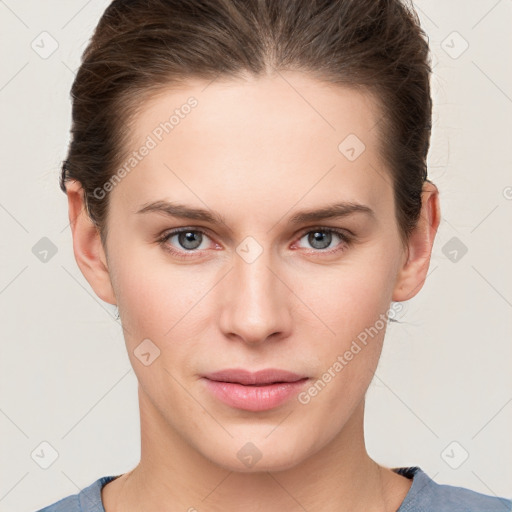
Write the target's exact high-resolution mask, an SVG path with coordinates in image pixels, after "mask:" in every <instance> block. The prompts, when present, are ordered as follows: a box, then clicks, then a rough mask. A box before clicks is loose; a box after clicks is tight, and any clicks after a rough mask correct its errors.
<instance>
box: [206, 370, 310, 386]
mask: <svg viewBox="0 0 512 512" xmlns="http://www.w3.org/2000/svg"><path fill="white" fill-rule="evenodd" d="M203 377H204V378H206V379H208V380H211V381H215V382H228V383H232V384H242V385H244V386H268V385H271V384H279V383H290V382H298V381H300V380H304V379H307V377H306V376H305V375H299V374H297V373H293V372H289V371H287V370H278V369H275V368H268V369H265V370H260V371H257V372H250V371H248V370H243V369H238V368H233V369H228V370H221V371H218V372H214V373H209V374H206V375H203Z"/></svg>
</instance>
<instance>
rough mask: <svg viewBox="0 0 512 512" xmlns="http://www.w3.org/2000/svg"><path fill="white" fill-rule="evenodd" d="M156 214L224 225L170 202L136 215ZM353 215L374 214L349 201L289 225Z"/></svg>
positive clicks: (299, 216)
mask: <svg viewBox="0 0 512 512" xmlns="http://www.w3.org/2000/svg"><path fill="white" fill-rule="evenodd" d="M150 212H157V213H162V214H165V215H168V216H170V217H177V218H181V219H190V220H201V221H204V222H208V223H210V224H224V225H226V221H225V219H224V217H223V216H222V215H220V214H219V213H217V212H214V211H212V210H205V209H202V208H194V207H190V206H187V205H184V204H180V203H176V202H170V201H163V200H161V201H154V202H151V203H147V204H145V205H143V206H142V208H141V209H140V210H138V211H137V212H136V213H138V214H139V213H150ZM355 213H363V214H365V215H367V216H369V217H372V218H375V212H374V211H373V210H372V209H371V208H370V207H369V206H366V205H364V204H360V203H355V202H351V201H343V202H338V203H334V204H330V205H326V206H324V207H322V208H317V209H310V210H303V211H300V212H297V213H295V214H294V215H293V216H292V217H291V218H290V219H289V222H290V224H304V223H306V222H317V221H320V220H326V219H338V218H342V217H347V216H349V215H353V214H355Z"/></svg>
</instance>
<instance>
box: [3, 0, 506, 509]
mask: <svg viewBox="0 0 512 512" xmlns="http://www.w3.org/2000/svg"><path fill="white" fill-rule="evenodd" d="M107 4H108V2H107V1H106V0H89V1H85V0H73V1H70V0H68V1H64V0H62V1H58V0H45V1H44V2H40V1H29V0H7V1H6V2H1V1H0V20H1V21H0V33H1V34H2V40H3V44H2V45H1V47H0V52H1V58H2V65H1V67H0V102H1V111H0V115H1V119H2V122H1V125H0V130H1V134H0V135H1V136H0V140H1V142H2V162H1V188H0V223H1V238H0V254H1V262H0V315H1V317H0V329H1V340H2V343H1V358H0V384H1V388H0V389H1V395H0V429H1V436H0V438H1V440H2V442H1V453H0V467H1V469H0V471H1V473H0V510H1V511H10V512H16V511H26V512H29V511H33V510H36V509H38V508H40V507H42V506H43V505H48V504H49V503H52V502H54V501H56V500H58V499H60V498H62V497H64V496H67V495H69V494H72V493H76V492H78V490H79V489H81V488H82V487H84V486H86V485H89V484H90V483H92V482H93V481H94V480H96V479H97V478H99V477H100V476H104V475H113V474H119V473H122V472H125V471H127V470H129V469H131V468H132V467H133V466H134V465H135V464H136V463H137V461H138V458H139V423H138V407H137V397H136V387H137V386H136V378H135V376H134V374H133V371H132V370H131V366H130V363H129V360H128V357H127V355H126V353H125V348H124V344H123V339H122V336H121V329H120V327H119V325H118V323H117V321H116V320H115V318H114V313H115V308H113V306H110V305H108V304H105V303H103V302H101V301H100V300H99V299H98V298H97V297H96V296H95V295H94V293H93V292H92V290H91V288H90V287H89V285H88V283H87V282H86V281H85V279H84V278H83V276H82V275H81V273H80V271H79V269H78V267H77V265H76V263H75V260H74V257H73V253H72V245H71V233H70V229H69V226H68V221H67V203H66V198H65V195H64V194H63V193H62V192H61V191H60V190H59V187H58V176H59V166H60V163H61V160H62V159H63V158H64V157H65V151H66V146H67V142H68V132H69V124H70V101H69V88H70V86H71V83H72V80H73V77H74V70H76V68H77V67H78V65H79V58H80V54H81V52H82V50H83V48H84V45H85V43H86V42H87V39H88V38H89V37H90V35H91V33H92V30H93V28H94V26H95V25H96V23H97V21H98V19H99V17H100V15H101V13H102V12H103V10H104V9H105V7H106V5H107ZM415 5H416V7H417V9H418V12H419V15H420V18H421V22H422V25H423V27H424V28H425V30H426V31H427V33H428V35H429V38H430V44H431V48H432V51H433V54H434V63H435V68H434V76H433V80H432V86H433V95H434V103H435V106H434V120H433V122H434V128H433V138H432V148H431V153H430V158H429V164H430V171H429V177H430V179H431V180H433V181H434V182H435V183H436V184H437V185H438V187H439V189H440V191H441V202H442V214H443V221H442V223H441V226H440V231H439V234H438V239H437V240H436V243H435V246H434V252H433V256H432V261H431V267H430V275H429V277H428V279H427V282H426V284H425V286H424V288H423V290H422V291H421V292H420V294H419V295H418V296H417V297H415V298H414V299H412V300H410V301H408V302H406V303H404V305H405V308H404V314H403V315H402V317H401V319H402V321H403V323H402V324H392V325H391V326H390V328H389V329H388V333H387V337H386V343H385V348H384V352H383V356H382V360H381V362H380V365H379V368H378V369H377V373H376V377H375V379H374V381H373V383H372V385H371V388H370V391H369V393H368V405H367V418H366V432H367V444H368V450H369V453H370V455H371V456H373V457H374V458H375V459H376V460H377V461H378V462H380V463H382V464H385V465H387V466H389V467H396V466H408V465H419V466H420V467H421V468H422V469H423V470H424V471H426V472H427V473H428V474H429V475H430V476H431V477H432V478H434V480H436V481H437V482H439V483H447V484H452V485H460V486H463V487H468V488H471V489H473V490H476V491H479V492H483V493H485V494H497V495H499V496H506V497H509V498H510V497H512V436H511V435H510V432H512V372H511V361H512V271H511V268H510V262H511V261H512V258H511V256H512V236H511V231H512V230H511V225H512V172H511V169H512V165H511V164H512V156H511V151H510V149H511V148H510V146H511V141H512V137H511V135H512V133H511V132H512V130H511V120H512V116H511V114H512V69H511V64H510V62H511V57H512V55H511V49H512V32H511V31H510V26H511V22H512V1H511V0H499V1H496V0H472V1H469V0H450V1H446V0H428V1H427V0H422V1H417V2H415ZM43 31H46V32H48V33H49V34H50V36H47V35H43V36H41V35H40V34H41V32H43ZM454 32H457V33H456V34H454ZM42 38H46V39H44V40H43V39H42ZM52 40H55V41H56V42H57V43H58V48H57V49H56V50H55V51H54V52H53V53H52V54H51V55H50V56H46V55H45V57H47V58H42V57H41V56H40V53H41V52H42V51H43V50H44V49H45V51H50V50H51V49H52V47H51V44H52ZM33 41H34V43H33V44H34V46H36V47H38V48H39V50H38V51H39V52H40V53H36V51H34V50H33V49H32V47H31V44H32V42H33ZM465 42H467V44H468V45H469V46H468V48H467V49H466V50H465V51H464V52H462V50H464V48H465V45H466V43H465ZM53 44H55V43H53ZM461 52H462V53H461ZM455 57H456V58H455ZM43 237H47V238H48V239H49V240H51V242H52V243H53V244H54V245H55V248H56V250H57V252H56V253H55V254H54V255H53V256H52V255H51V252H50V253H48V261H46V262H42V261H40V259H38V258H37V257H36V255H35V254H34V253H33V252H32V249H33V247H34V246H36V244H37V243H39V244H44V243H48V242H44V241H43V242H40V240H41V239H42V238H43ZM463 246H465V247H466V248H467V253H465V254H463V255H462V252H461V248H462V247H463ZM38 247H39V246H36V248H38ZM454 250H455V251H457V253H455V252H453V251H454ZM36 252H37V251H36ZM455 256H456V261H452V260H453V259H454V257H455ZM44 442H46V443H49V444H50V445H51V446H52V447H53V449H54V450H55V451H56V453H58V457H57V459H56V460H55V461H54V462H53V463H52V464H51V465H50V466H49V467H48V468H47V469H43V468H42V467H41V464H43V465H45V464H49V463H50V462H51V459H50V458H49V457H50V454H51V449H50V448H49V447H48V446H47V445H41V443H44ZM447 447H448V448H447ZM41 449H43V451H44V453H45V457H38V456H37V454H38V453H41ZM466 452H467V453H468V454H469V457H468V458H467V460H465V461H464V462H463V463H461V461H462V460H463V458H464V457H465V453H466ZM459 464H460V465H459ZM457 465H459V467H458V468H456V469H454V468H453V466H457Z"/></svg>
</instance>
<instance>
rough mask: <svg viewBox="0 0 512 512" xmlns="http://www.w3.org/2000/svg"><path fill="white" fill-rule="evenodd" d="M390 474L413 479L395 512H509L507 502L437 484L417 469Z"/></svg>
mask: <svg viewBox="0 0 512 512" xmlns="http://www.w3.org/2000/svg"><path fill="white" fill-rule="evenodd" d="M393 471H395V472H397V473H399V474H401V475H403V476H406V477H407V478H412V479H413V482H412V485H411V488H410V490H409V492H408V494H407V496H406V497H405V500H404V501H403V503H402V505H401V506H400V508H399V509H398V511H397V512H426V511H429V512H430V511H435V512H512V500H510V499H507V498H500V497H497V496H490V495H487V494H482V493H479V492H476V491H472V490H471V489H466V488H464V487H457V486H454V485H446V484H438V483H437V482H434V480H432V479H431V478H430V477H429V476H428V475H427V474H426V473H425V472H424V471H422V469H421V468H419V467H418V466H414V467H409V468H394V469H393Z"/></svg>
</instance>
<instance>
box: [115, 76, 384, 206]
mask: <svg viewBox="0 0 512 512" xmlns="http://www.w3.org/2000/svg"><path fill="white" fill-rule="evenodd" d="M380 115H381V114H380V110H379V108H378V107H377V105H376V103H375V102H374V100H373V98H372V96H370V95H369V94H366V93H363V92H360V91H358V90H355V89H352V88H347V87H341V86H335V85H332V84H327V83H325V82H320V81H317V80H316V79H314V78H312V77H309V76H308V75H305V74H302V73H296V72H295V73H291V72H287V73H278V74H276V75H274V76H272V77H264V78H251V79H236V80H235V79H229V80H226V79H222V80H221V79H216V80H214V81H213V82H210V83H208V82H205V81H190V82H188V83H185V84H184V85H182V86H180V87H179V88H175V87H173V88H169V89H165V90H162V91H160V92H159V93H158V94H157V95H155V96H153V97H151V98H150V99H149V100H146V101H145V102H143V103H141V105H140V106H139V109H138V113H137V114H136V116H135V117H134V118H133V120H132V123H131V141H130V147H129V148H127V150H128V153H129V154H131V153H132V152H136V153H139V157H138V159H137V162H136V165H134V166H133V168H132V169H130V172H129V174H127V176H126V178H124V179H123V182H122V183H121V184H120V185H119V188H123V189H124V191H125V194H124V197H126V198H129V200H130V202H132V203H133V202H137V204H142V203H144V202H147V201H150V200H155V199H163V198H164V197H165V196H172V195H173V193H176V192H177V191H178V193H179V194H180V198H182V197H183V195H185V196H187V198H189V199H191V200H194V201H195V202H196V203H197V198H198V197H200V196H201V194H203V195H204V194H206V193H208V195H209V196H212V195H213V196H215V198H213V199H212V201H215V200H221V199H222V198H223V199H224V200H227V201H228V202H233V201H234V200H235V199H234V198H235V197H239V198H246V199H250V201H251V203H252V204H254V205H256V203H257V206H259V207H261V208H265V207H266V206H268V205H271V204H273V205H275V204H276V201H281V202H283V201H284V203H286V205H285V204H283V208H284V207H285V206H287V208H288V209H289V208H290V207H291V206H292V205H293V203H294V202H295V201H297V200H301V205H302V206H304V207H306V206H308V203H311V205H313V204H315V205H316V204H318V201H319V200H323V201H324V202H325V201H326V202H333V201H335V200H338V199H345V200H354V201H357V202H366V203H373V204H374V205H375V206H376V208H378V203H381V202H383V200H384V199H386V198H387V199H388V200H389V199H390V194H391V190H390V180H389V179H386V178H387V173H386V171H385V170H384V168H383V162H382V161H381V159H380V156H379V151H378V138H377V136H378V132H377V129H378V128H377V123H378V121H379V118H380ZM143 146H147V147H148V148H150V149H149V150H144V151H141V149H142V148H143ZM142 152H143V153H144V156H143V157H140V153H142ZM124 163H126V161H125V162H124ZM132 163H133V162H132ZM207 191H209V192H207ZM114 192H115V191H114ZM155 194H157V195H158V194H159V195H160V197H156V196H155ZM326 194H327V195H328V196H329V197H326ZM114 195H115V193H114ZM194 196H196V197H194ZM301 198H302V199H301ZM245 205H248V203H247V202H245ZM217 206H219V205H217ZM134 208H135V207H134ZM134 208H133V209H134ZM212 208H213V205H212Z"/></svg>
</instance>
